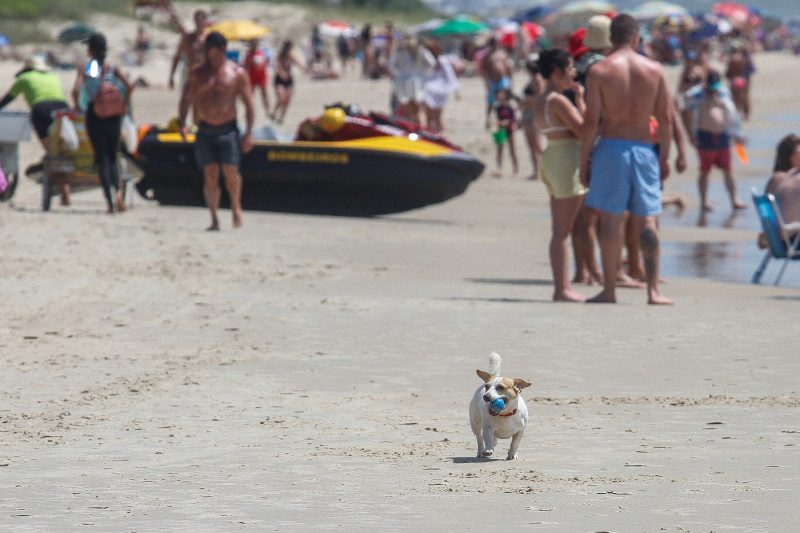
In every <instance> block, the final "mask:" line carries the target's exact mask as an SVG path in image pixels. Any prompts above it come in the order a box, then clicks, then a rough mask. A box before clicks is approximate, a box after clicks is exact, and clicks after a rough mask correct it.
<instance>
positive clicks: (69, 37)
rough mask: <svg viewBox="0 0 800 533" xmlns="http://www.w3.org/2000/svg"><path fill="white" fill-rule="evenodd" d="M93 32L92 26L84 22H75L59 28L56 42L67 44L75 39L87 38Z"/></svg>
mask: <svg viewBox="0 0 800 533" xmlns="http://www.w3.org/2000/svg"><path fill="white" fill-rule="evenodd" d="M94 32H95V29H94V26H90V25H89V24H86V23H85V22H76V23H75V24H71V25H70V26H67V27H66V28H64V29H63V30H61V32H60V33H59V34H58V42H60V43H63V44H69V43H74V42H76V41H83V40H84V39H88V38H89V36H90V35H91V34H93V33H94Z"/></svg>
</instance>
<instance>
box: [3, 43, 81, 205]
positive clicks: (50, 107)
mask: <svg viewBox="0 0 800 533" xmlns="http://www.w3.org/2000/svg"><path fill="white" fill-rule="evenodd" d="M20 94H22V95H23V96H24V97H25V101H26V102H27V103H28V105H29V106H30V108H31V122H32V123H33V128H34V129H35V130H36V135H37V136H38V137H39V140H40V141H41V142H42V145H43V146H45V148H46V147H47V144H46V142H47V130H48V129H49V128H50V125H51V124H52V123H53V115H54V113H55V112H56V111H58V110H62V109H69V104H68V103H67V99H66V98H65V96H64V91H63V90H62V89H61V80H60V79H59V78H58V76H56V75H55V74H53V73H52V72H50V67H48V66H47V62H45V60H44V58H42V56H38V55H34V56H31V57H29V58H28V59H27V60H26V61H25V68H23V69H22V70H21V71H19V72H18V73H17V76H16V79H15V80H14V84H13V85H12V86H11V89H9V91H8V93H6V95H5V96H4V97H3V99H2V100H0V109H3V108H4V107H5V106H6V105H8V104H9V103H11V101H12V100H14V98H16V97H17V96H19V95H20ZM61 203H62V204H63V205H69V203H70V202H69V185H67V184H62V187H61Z"/></svg>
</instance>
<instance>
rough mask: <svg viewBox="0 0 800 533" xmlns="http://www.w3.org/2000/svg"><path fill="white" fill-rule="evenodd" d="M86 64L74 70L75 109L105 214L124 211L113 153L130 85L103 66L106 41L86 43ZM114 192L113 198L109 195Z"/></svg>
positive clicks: (93, 38) (97, 38)
mask: <svg viewBox="0 0 800 533" xmlns="http://www.w3.org/2000/svg"><path fill="white" fill-rule="evenodd" d="M87 45H88V47H89V57H90V59H89V61H88V62H87V63H86V65H85V66H84V67H83V68H79V69H78V77H77V78H76V79H75V85H74V87H73V88H72V98H73V101H74V103H75V107H76V108H80V109H81V110H83V111H85V113H86V131H87V133H88V135H89V141H90V142H91V143H92V149H93V150H94V160H95V165H96V166H97V172H98V173H99V174H100V184H101V185H102V187H103V194H104V195H105V198H106V203H107V205H108V213H109V214H111V213H113V212H114V203H115V200H116V208H117V210H118V211H124V210H125V202H124V200H123V198H122V193H121V191H120V176H119V167H118V166H117V150H118V148H119V140H120V135H121V127H122V117H123V115H124V114H125V112H126V110H127V108H128V103H129V102H130V97H131V91H132V89H133V87H132V85H131V84H130V82H129V81H128V79H127V78H126V77H125V75H123V74H122V72H120V70H119V69H118V68H117V67H116V66H112V65H109V64H108V63H106V52H107V50H108V47H107V45H106V38H105V36H104V35H103V34H102V33H93V34H92V35H91V36H89V39H88V40H87ZM112 187H113V188H114V191H115V196H116V198H114V197H112V195H111V188H112Z"/></svg>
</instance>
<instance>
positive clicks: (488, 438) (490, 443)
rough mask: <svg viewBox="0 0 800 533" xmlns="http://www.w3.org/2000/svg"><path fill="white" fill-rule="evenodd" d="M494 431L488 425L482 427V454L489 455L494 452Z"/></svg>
mask: <svg viewBox="0 0 800 533" xmlns="http://www.w3.org/2000/svg"><path fill="white" fill-rule="evenodd" d="M495 440H496V439H495V438H494V432H493V431H492V428H490V427H488V426H484V427H483V456H484V457H489V456H491V455H492V454H493V453H494V443H495Z"/></svg>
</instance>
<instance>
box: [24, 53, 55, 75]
mask: <svg viewBox="0 0 800 533" xmlns="http://www.w3.org/2000/svg"><path fill="white" fill-rule="evenodd" d="M25 68H29V69H31V70H38V71H39V72H47V71H48V70H50V66H49V65H48V64H47V61H45V60H44V58H43V57H42V56H40V55H32V56H30V57H29V58H28V59H26V60H25Z"/></svg>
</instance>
